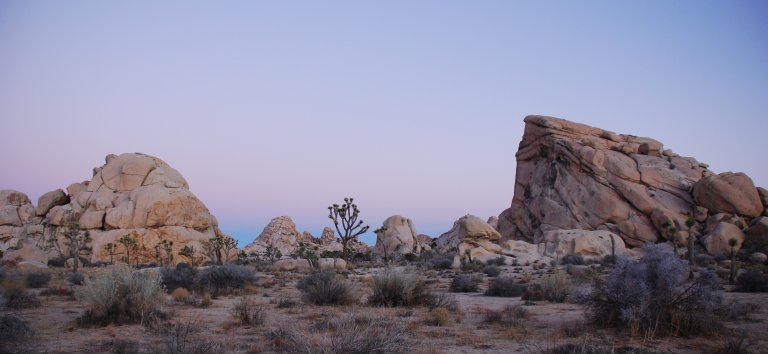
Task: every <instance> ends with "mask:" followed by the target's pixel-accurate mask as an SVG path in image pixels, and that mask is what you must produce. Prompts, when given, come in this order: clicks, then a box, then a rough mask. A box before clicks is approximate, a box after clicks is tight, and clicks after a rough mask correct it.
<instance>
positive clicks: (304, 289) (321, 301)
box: [297, 270, 354, 305]
mask: <svg viewBox="0 0 768 354" xmlns="http://www.w3.org/2000/svg"><path fill="white" fill-rule="evenodd" d="M297 288H298V289H299V290H300V291H301V295H302V298H303V299H304V301H305V302H307V303H310V304H315V305H346V304H350V303H352V302H354V297H353V296H352V286H351V285H350V284H349V282H347V281H346V280H344V279H342V278H340V277H339V276H337V275H336V272H334V271H333V270H325V271H322V272H317V273H314V274H311V275H309V276H307V277H306V278H304V279H301V280H300V281H299V283H298V284H297Z"/></svg>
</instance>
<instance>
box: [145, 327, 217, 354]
mask: <svg viewBox="0 0 768 354" xmlns="http://www.w3.org/2000/svg"><path fill="white" fill-rule="evenodd" d="M201 330H202V328H201V327H200V325H199V324H198V323H197V322H195V321H188V322H172V323H165V324H164V325H162V326H158V327H157V328H156V329H155V331H156V334H157V335H159V336H160V337H161V338H162V340H163V342H162V345H161V347H160V348H158V351H159V353H160V354H220V353H224V346H223V345H222V344H221V343H219V342H214V341H210V340H207V339H206V338H208V337H207V336H201V335H200V332H201Z"/></svg>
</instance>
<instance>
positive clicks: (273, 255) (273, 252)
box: [264, 245, 283, 263]
mask: <svg viewBox="0 0 768 354" xmlns="http://www.w3.org/2000/svg"><path fill="white" fill-rule="evenodd" d="M264 258H265V259H267V260H269V263H275V261H276V260H278V259H280V258H283V252H280V250H279V249H277V248H276V247H275V246H272V245H269V246H267V249H266V250H264Z"/></svg>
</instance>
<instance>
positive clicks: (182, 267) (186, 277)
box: [160, 263, 197, 291]
mask: <svg viewBox="0 0 768 354" xmlns="http://www.w3.org/2000/svg"><path fill="white" fill-rule="evenodd" d="M196 275H197V268H195V267H192V266H190V265H189V264H187V263H179V264H177V265H176V267H174V268H170V267H163V268H161V269H160V276H161V277H162V278H163V285H165V288H166V289H168V291H173V289H176V288H186V289H194V287H195V276H196Z"/></svg>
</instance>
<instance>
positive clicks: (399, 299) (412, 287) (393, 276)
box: [368, 270, 431, 306]
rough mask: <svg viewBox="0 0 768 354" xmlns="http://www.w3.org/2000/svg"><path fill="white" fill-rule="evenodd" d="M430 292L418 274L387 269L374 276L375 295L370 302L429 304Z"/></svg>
mask: <svg viewBox="0 0 768 354" xmlns="http://www.w3.org/2000/svg"><path fill="white" fill-rule="evenodd" d="M430 297H431V296H430V294H429V293H428V292H427V289H426V286H425V284H424V282H423V281H422V280H421V279H419V277H417V276H416V275H413V274H409V273H402V272H400V271H396V270H387V271H385V272H384V273H382V274H379V275H376V276H374V277H373V295H371V297H370V298H369V299H368V303H369V304H371V305H377V306H420V305H428V304H429V300H430Z"/></svg>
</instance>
